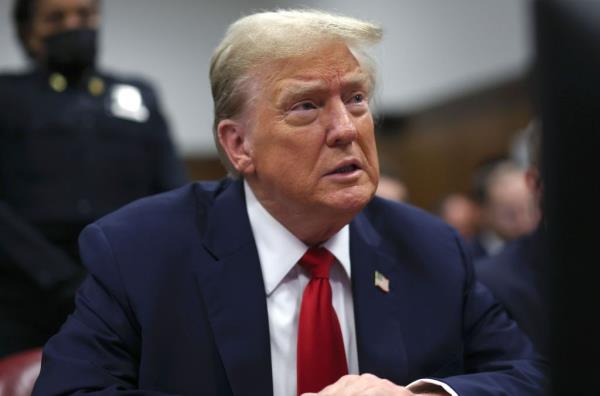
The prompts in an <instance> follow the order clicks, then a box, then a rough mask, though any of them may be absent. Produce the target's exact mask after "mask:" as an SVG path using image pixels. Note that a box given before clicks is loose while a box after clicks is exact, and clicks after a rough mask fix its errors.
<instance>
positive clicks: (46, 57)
mask: <svg viewBox="0 0 600 396" xmlns="http://www.w3.org/2000/svg"><path fill="white" fill-rule="evenodd" d="M100 5H101V3H100V0H16V1H15V2H14V14H13V16H14V22H15V25H16V31H17V36H18V39H19V42H20V44H21V45H22V48H23V50H24V52H25V53H26V55H27V57H28V59H29V60H30V64H31V68H30V70H27V71H25V72H20V73H12V74H2V75H0V109H2V111H0V355H5V354H8V353H11V352H15V351H19V350H22V349H26V348H32V347H40V346H42V345H43V344H44V343H45V341H46V340H47V339H48V338H49V337H50V336H51V335H52V334H54V333H55V332H56V331H57V330H58V328H59V326H60V324H61V323H62V322H63V321H64V320H65V318H66V317H67V314H68V313H69V312H71V311H72V309H73V297H74V293H75V289H76V287H77V286H78V285H79V283H80V281H81V279H82V278H83V276H84V273H85V271H84V269H83V267H82V266H81V265H80V259H79V254H78V249H77V237H78V235H79V233H80V231H81V230H82V228H83V227H84V226H85V225H86V224H88V223H90V222H92V221H93V220H95V219H97V218H99V217H100V216H102V215H104V214H106V213H108V212H110V211H113V210H115V209H117V208H118V207H120V206H122V205H124V204H126V203H128V202H130V201H132V200H134V199H137V198H140V197H143V196H146V195H150V194H155V193H158V192H161V191H164V190H168V189H172V188H174V187H177V186H180V185H182V184H184V183H185V182H186V176H185V172H184V169H183V166H182V163H181V161H180V160H179V159H178V158H177V156H176V153H175V150H174V148H173V144H172V142H171V139H170V136H169V131H168V128H167V124H166V122H165V119H164V117H163V115H162V114H161V111H160V108H159V104H158V100H157V97H156V94H155V93H154V91H153V89H152V88H151V86H150V85H148V83H146V82H144V81H142V80H139V79H132V78H122V77H118V76H115V75H112V74H109V73H107V72H105V71H101V70H99V69H98V67H97V52H98V29H99V27H100V20H101V18H100V12H99V8H100Z"/></svg>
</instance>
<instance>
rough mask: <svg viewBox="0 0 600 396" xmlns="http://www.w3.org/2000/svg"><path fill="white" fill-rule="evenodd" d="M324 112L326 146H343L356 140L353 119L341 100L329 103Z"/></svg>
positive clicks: (356, 132) (356, 133)
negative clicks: (325, 118) (325, 117)
mask: <svg viewBox="0 0 600 396" xmlns="http://www.w3.org/2000/svg"><path fill="white" fill-rule="evenodd" d="M325 110H326V114H327V120H326V123H327V127H326V132H327V135H326V140H327V145H328V146H332V147H333V146H345V145H348V144H350V143H352V142H353V141H354V140H356V138H357V135H358V131H357V130H356V125H355V124H354V117H353V116H352V114H351V113H350V111H349V110H348V108H347V107H346V105H345V103H344V102H343V101H342V100H341V99H337V100H335V101H333V102H332V103H330V104H329V105H328V106H327V107H326V108H325Z"/></svg>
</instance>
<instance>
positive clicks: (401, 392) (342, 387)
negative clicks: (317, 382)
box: [302, 374, 415, 396]
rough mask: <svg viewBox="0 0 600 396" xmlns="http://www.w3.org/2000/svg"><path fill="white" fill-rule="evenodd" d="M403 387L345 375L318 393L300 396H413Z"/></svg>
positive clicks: (364, 375)
mask: <svg viewBox="0 0 600 396" xmlns="http://www.w3.org/2000/svg"><path fill="white" fill-rule="evenodd" d="M414 395H415V394H414V393H412V392H411V391H409V390H408V389H406V388H405V387H403V386H398V385H396V384H394V383H392V382H390V381H388V380H386V379H381V378H379V377H376V376H374V375H373V374H362V375H345V376H343V377H342V378H340V379H339V380H337V382H335V383H334V384H331V385H329V386H327V387H326V388H325V389H323V390H322V391H321V392H319V393H304V394H303V395H302V396H414Z"/></svg>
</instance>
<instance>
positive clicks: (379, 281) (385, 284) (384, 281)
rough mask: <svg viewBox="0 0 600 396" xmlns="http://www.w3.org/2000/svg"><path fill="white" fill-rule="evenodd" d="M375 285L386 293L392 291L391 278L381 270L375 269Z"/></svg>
mask: <svg viewBox="0 0 600 396" xmlns="http://www.w3.org/2000/svg"><path fill="white" fill-rule="evenodd" d="M375 286H376V287H378V288H379V289H381V291H383V292H385V293H389V291H390V280H389V279H388V278H386V277H385V276H383V274H382V273H381V272H379V271H375Z"/></svg>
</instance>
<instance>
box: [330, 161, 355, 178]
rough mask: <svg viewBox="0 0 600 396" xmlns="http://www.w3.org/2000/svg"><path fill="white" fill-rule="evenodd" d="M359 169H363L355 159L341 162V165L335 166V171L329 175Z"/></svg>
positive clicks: (342, 173) (343, 173)
mask: <svg viewBox="0 0 600 396" xmlns="http://www.w3.org/2000/svg"><path fill="white" fill-rule="evenodd" d="M359 169H361V167H360V166H359V165H358V163H356V162H355V161H352V162H345V163H342V164H340V166H338V167H337V168H335V169H334V170H333V171H331V172H329V173H328V175H346V174H350V173H353V172H355V171H357V170H359Z"/></svg>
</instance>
